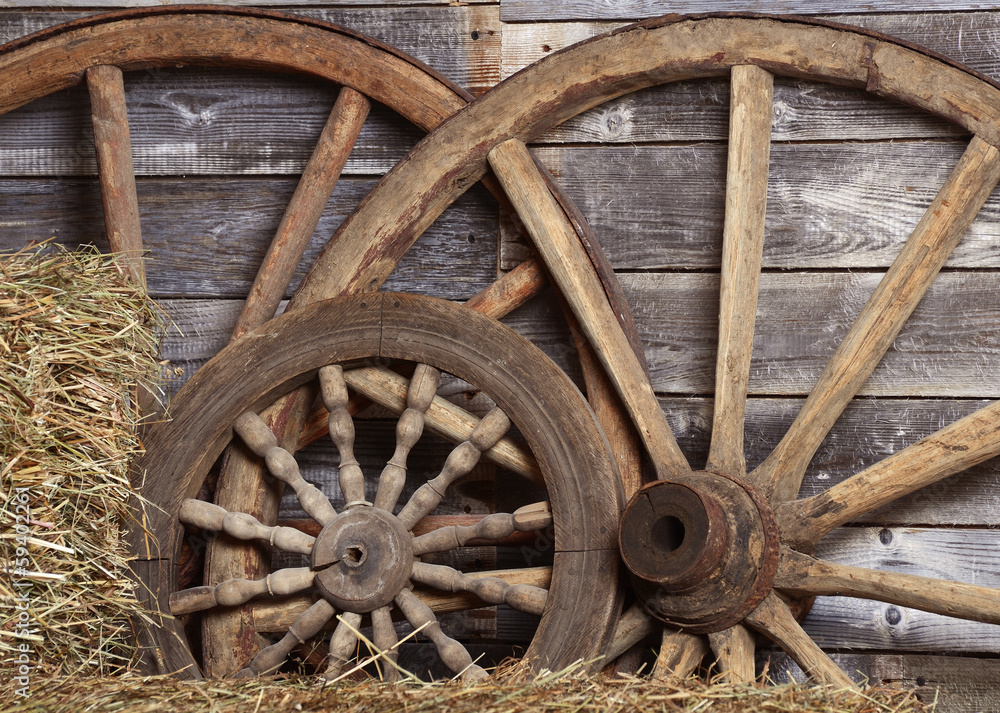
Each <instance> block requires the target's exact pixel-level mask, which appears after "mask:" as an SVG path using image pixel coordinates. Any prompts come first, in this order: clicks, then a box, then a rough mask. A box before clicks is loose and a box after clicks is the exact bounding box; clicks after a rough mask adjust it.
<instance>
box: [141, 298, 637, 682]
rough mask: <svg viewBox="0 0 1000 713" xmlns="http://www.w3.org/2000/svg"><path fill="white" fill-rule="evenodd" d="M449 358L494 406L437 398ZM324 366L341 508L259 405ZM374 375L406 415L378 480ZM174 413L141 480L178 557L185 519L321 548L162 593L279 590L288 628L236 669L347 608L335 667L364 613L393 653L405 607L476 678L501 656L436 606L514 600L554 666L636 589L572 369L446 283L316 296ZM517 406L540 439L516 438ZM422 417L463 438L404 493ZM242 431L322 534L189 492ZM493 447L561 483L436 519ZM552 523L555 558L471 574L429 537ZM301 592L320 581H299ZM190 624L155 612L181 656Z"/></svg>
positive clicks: (452, 540) (219, 599)
mask: <svg viewBox="0 0 1000 713" xmlns="http://www.w3.org/2000/svg"><path fill="white" fill-rule="evenodd" d="M396 360H405V361H410V362H416V363H417V366H416V369H415V371H414V375H413V377H412V379H411V380H409V383H408V384H407V381H406V379H404V378H403V377H401V376H398V375H397V374H396V373H394V372H393V371H390V370H388V369H387V368H386V367H385V366H374V365H373V364H375V363H381V364H385V363H389V362H391V363H395V361H396ZM442 372H446V373H448V374H452V375H454V376H457V377H459V378H461V379H464V380H466V381H468V382H470V383H472V384H474V385H476V386H478V387H480V388H482V390H483V392H484V393H486V394H489V395H490V397H491V398H492V399H493V402H494V403H495V406H494V407H493V408H492V410H490V411H489V412H488V413H487V414H486V415H485V416H483V417H482V418H481V419H480V418H477V417H476V416H474V415H472V414H470V413H468V412H466V411H464V410H463V409H461V408H459V407H457V406H454V405H453V404H451V403H449V402H447V401H445V400H444V399H442V398H441V397H435V392H436V390H437V387H438V382H439V379H440V378H441V374H442ZM317 374H318V379H319V383H320V386H321V391H322V398H323V401H324V402H325V404H326V406H327V408H328V409H329V413H330V416H329V421H328V428H329V434H330V437H331V438H332V440H333V441H334V443H335V444H336V445H337V448H338V449H339V451H340V458H341V460H340V473H339V475H340V488H341V491H342V493H343V496H344V500H345V501H346V503H345V504H344V506H343V508H342V510H341V512H339V513H338V512H337V511H336V510H335V509H334V506H333V504H332V503H331V502H330V500H328V499H327V497H326V496H325V495H323V494H322V492H321V491H319V489H317V488H316V487H315V486H314V485H311V484H309V483H307V482H306V481H304V480H303V479H302V476H301V475H300V473H299V469H298V466H297V464H296V462H295V458H294V456H292V454H291V453H290V452H289V451H288V450H286V449H283V448H281V447H280V446H279V445H278V443H277V440H276V438H275V436H274V434H273V432H272V431H271V429H270V428H269V427H268V426H267V425H266V424H265V423H264V421H263V420H262V419H261V418H260V416H259V415H258V412H259V411H260V410H261V409H262V408H263V407H264V406H266V405H267V404H268V403H270V402H271V401H273V400H274V399H275V398H277V397H280V396H281V395H283V394H284V393H286V392H288V391H289V390H290V389H292V388H294V387H296V386H298V385H299V384H301V383H303V381H305V380H309V379H315V378H316V376H317ZM373 383H378V384H381V391H382V392H383V394H382V396H381V398H380V400H381V401H382V402H383V403H385V404H386V405H387V406H389V407H390V408H393V409H394V410H396V411H397V412H401V416H400V419H399V423H398V425H397V429H396V434H397V438H396V445H395V453H394V455H393V456H392V458H391V459H390V460H389V462H388V464H387V465H386V466H385V468H384V470H383V471H382V474H381V476H380V477H379V478H378V480H377V486H376V483H375V482H374V481H373V480H370V479H369V484H370V486H376V487H368V488H366V479H365V476H364V475H363V474H362V472H361V469H360V467H358V464H357V461H356V460H355V458H354V451H353V447H354V424H353V422H352V419H351V416H350V413H349V411H348V402H349V397H350V394H351V393H358V392H359V390H360V393H363V394H365V395H366V396H371V397H374V398H379V395H378V394H377V393H375V392H374V391H372V389H371V385H372V384H373ZM387 395H388V396H387ZM172 417H173V418H172V419H171V420H170V421H169V422H165V423H163V424H161V425H159V426H157V427H155V428H153V429H151V432H150V433H149V435H148V437H147V439H146V453H145V455H144V456H143V458H142V459H141V460H140V461H139V462H138V463H137V469H138V470H139V471H140V472H144V473H145V474H146V477H147V478H148V485H147V487H146V488H145V489H144V493H143V494H144V495H145V496H146V497H147V498H148V499H149V500H150V503H151V504H152V506H153V507H152V508H147V511H146V512H147V516H148V517H150V519H151V522H150V525H151V527H150V530H151V531H152V532H154V533H156V534H157V535H158V537H157V540H158V544H159V547H160V548H163V550H165V551H163V552H161V556H163V557H164V558H167V559H174V558H176V557H177V554H178V548H179V546H180V544H181V535H182V532H183V527H182V523H183V524H187V525H189V526H193V527H197V528H203V529H206V530H209V531H215V532H220V533H225V534H227V535H229V536H230V537H233V538H238V539H241V540H258V541H264V542H268V543H270V545H271V546H272V547H274V548H277V549H280V550H283V551H286V552H290V553H299V554H304V555H308V556H309V558H310V561H309V563H308V564H307V566H303V567H294V568H285V569H279V570H277V571H275V572H272V573H270V574H268V575H267V576H266V577H262V578H260V579H257V580H248V579H242V578H234V579H228V580H225V581H216V582H213V583H211V584H210V585H208V586H201V587H195V588H192V589H185V590H181V591H179V592H173V591H172V590H173V588H170V590H171V592H172V593H170V592H167V591H164V592H163V593H162V594H163V596H162V597H161V601H160V602H159V603H160V605H161V610H163V611H167V610H168V609H167V607H166V606H163V605H167V606H168V607H169V611H171V612H172V613H173V614H174V615H183V614H187V613H191V612H194V611H199V610H206V609H210V608H213V607H232V606H236V605H241V604H244V603H246V602H248V601H249V600H251V599H254V598H259V597H263V598H264V599H265V600H267V599H268V598H269V597H270V598H272V599H271V600H270V601H266V602H264V603H263V604H262V605H261V606H258V607H257V608H256V609H254V608H253V607H251V609H252V612H253V615H254V617H255V621H256V622H257V625H258V628H260V629H262V630H263V631H275V630H280V631H287V633H286V634H285V635H284V637H283V638H281V639H280V640H279V641H278V642H276V643H274V644H272V645H270V646H268V647H267V648H264V649H263V650H262V651H260V653H258V654H257V655H256V656H255V657H254V658H253V660H252V661H247V662H244V664H243V669H242V671H241V672H240V675H243V676H246V675H256V674H262V673H268V672H271V671H274V670H275V669H277V668H278V667H279V666H280V665H281V664H282V663H283V662H284V660H285V658H286V657H287V656H288V654H289V653H290V652H291V651H292V649H293V648H295V647H296V646H297V645H299V644H300V643H303V642H306V641H308V640H310V639H312V638H313V637H315V636H316V635H317V634H318V633H319V632H320V631H321V630H322V629H323V628H324V626H326V625H327V624H329V623H330V622H331V620H333V619H334V617H335V616H337V615H338V614H339V623H337V622H335V623H336V628H335V629H334V631H333V634H332V637H331V639H330V649H329V665H328V667H327V669H326V673H325V675H326V676H327V677H328V678H334V677H336V676H338V675H339V674H340V673H342V672H343V670H344V666H345V664H346V662H347V661H348V660H349V659H350V658H352V657H353V652H354V651H355V648H356V647H357V645H358V642H357V638H356V635H357V634H358V633H359V632H360V630H361V627H362V619H363V617H364V618H367V616H370V621H371V625H372V626H373V627H374V634H373V637H374V641H373V643H374V644H375V646H376V647H377V648H378V649H379V650H380V651H382V652H384V653H385V654H386V655H387V657H389V658H391V659H394V654H395V653H396V649H395V644H396V642H397V639H396V633H395V631H394V629H393V625H392V609H393V608H395V609H396V610H398V611H399V612H401V613H402V616H403V617H404V618H405V619H406V620H408V621H409V622H410V623H411V624H412V625H413V626H414V627H421V629H420V630H421V633H422V635H424V636H427V637H428V638H430V639H431V640H432V641H433V642H434V644H435V645H436V646H437V649H438V652H439V653H440V656H441V659H442V660H443V661H444V663H445V664H446V665H447V666H448V667H449V668H450V669H451V670H452V671H453V672H454V673H456V674H462V675H464V676H465V677H471V678H480V677H482V676H484V675H485V672H484V671H483V670H482V669H481V668H480V667H479V666H478V665H476V664H475V663H474V662H473V661H472V659H471V657H470V655H469V653H468V651H467V650H466V649H465V648H464V647H463V646H462V645H461V644H460V643H459V642H457V641H455V640H454V639H451V638H449V637H447V636H446V635H445V634H444V633H443V632H442V630H441V628H440V625H439V624H438V622H437V619H436V618H435V616H434V614H433V610H438V611H455V610H456V609H463V608H474V607H477V606H489V605H491V604H503V603H506V604H509V605H510V606H512V607H513V608H515V609H518V610H521V611H524V612H528V613H531V614H535V615H539V616H541V622H540V624H539V628H538V632H537V634H536V636H535V638H534V639H533V642H532V644H531V646H530V647H529V649H528V651H527V654H526V655H527V656H528V658H529V659H530V660H532V661H534V662H536V663H537V664H540V665H544V666H547V667H550V668H551V667H559V666H565V665H568V664H570V663H572V662H574V661H576V660H578V659H581V658H583V659H589V658H591V657H593V656H594V655H595V654H597V653H598V652H600V651H603V649H604V648H605V647H606V646H607V643H608V641H609V640H610V637H611V635H612V634H613V632H614V625H615V623H616V621H617V617H618V614H619V612H620V603H619V601H618V591H617V570H618V558H617V553H616V549H615V528H616V526H617V520H618V507H616V503H617V502H618V499H619V494H618V493H619V486H618V481H617V473H616V471H615V467H614V465H613V463H612V460H611V456H610V455H609V452H608V449H607V444H606V441H605V440H604V437H603V434H602V433H601V431H600V429H599V428H598V427H597V425H596V423H595V421H594V419H593V415H592V414H591V412H590V409H589V408H588V407H587V405H586V402H585V401H584V400H583V397H582V396H581V395H580V393H579V391H577V390H576V388H575V387H574V386H573V384H572V382H570V381H569V379H568V378H567V377H566V376H565V375H564V374H563V373H562V372H561V371H560V370H559V369H558V367H556V366H555V365H554V364H553V363H552V362H551V361H550V360H548V358H547V357H545V356H544V355H543V354H542V353H541V352H540V351H539V350H538V349H537V348H535V347H533V346H532V345H531V344H530V343H529V342H527V341H526V340H524V339H523V338H521V337H519V336H518V335H517V334H516V333H514V332H512V331H511V330H509V329H508V328H506V327H503V326H502V325H500V324H499V323H497V322H495V321H494V320H491V319H489V318H488V317H485V316H483V315H480V314H478V313H476V312H474V311H472V310H468V309H465V308H463V307H460V306H457V305H454V304H452V303H450V302H445V301H442V300H435V299H432V298H427V297H416V296H412V295H400V294H394V293H377V294H373V295H366V296H359V297H352V298H341V299H337V300H331V301H328V302H321V303H318V304H315V305H311V306H309V307H306V308H303V309H301V310H297V311H295V312H293V313H289V314H286V315H284V316H282V317H279V318H277V319H274V320H272V321H270V322H268V323H267V324H266V325H264V326H263V327H260V328H258V329H257V330H254V331H252V332H250V333H248V334H247V335H246V337H245V338H244V339H242V340H240V341H238V342H236V343H234V344H231V345H230V346H229V347H227V348H226V349H224V350H223V351H222V352H220V353H219V354H218V355H217V356H216V357H215V358H214V359H213V360H212V361H211V362H209V364H207V365H206V366H205V367H203V368H202V369H201V370H199V372H198V373H197V374H196V375H195V376H194V377H193V378H192V379H191V381H190V382H189V383H188V384H186V385H185V387H184V388H183V389H182V390H181V392H180V393H179V394H178V395H177V397H176V398H175V400H174V402H173V404H172ZM512 423H513V424H514V425H516V426H517V427H518V428H519V429H520V432H521V433H522V434H523V436H524V438H525V439H526V440H527V443H528V446H529V449H525V448H524V447H523V446H521V445H519V444H518V442H517V441H514V440H511V439H510V438H507V437H505V434H506V432H507V431H508V429H509V428H510V426H511V424H512ZM425 426H426V428H427V429H428V430H431V431H435V432H437V433H438V434H440V435H443V436H445V437H446V438H448V439H451V440H453V441H454V442H455V443H457V444H458V445H457V446H456V447H455V448H454V450H453V451H452V452H451V454H450V455H449V456H448V457H447V459H446V460H445V462H444V464H443V466H442V467H441V471H440V473H439V475H437V477H435V478H433V479H431V480H429V481H428V482H426V483H424V484H423V485H421V486H420V487H419V488H417V489H416V491H415V492H413V493H412V494H411V496H410V497H409V498H408V500H406V501H405V502H404V503H402V508H401V509H397V501H398V500H399V496H400V493H401V491H402V490H403V486H404V481H405V475H406V461H407V455H408V453H409V451H410V449H411V448H412V447H413V445H414V444H415V443H416V441H417V440H418V439H419V438H420V434H421V432H422V431H423V430H424V428H425ZM234 432H235V434H237V435H238V437H239V438H240V440H242V442H243V443H244V444H245V445H246V446H247V447H248V448H249V449H250V450H251V451H253V452H254V453H255V454H256V455H257V456H259V457H260V458H262V459H264V460H265V461H266V463H267V468H268V470H269V471H270V473H271V474H272V475H273V476H274V477H275V478H276V479H278V480H281V481H282V482H284V483H285V484H286V485H288V486H289V487H290V488H291V489H292V490H294V492H295V495H296V497H297V498H298V501H299V502H300V503H301V505H302V507H303V509H304V510H305V511H306V512H307V513H308V514H309V516H310V517H311V518H312V519H313V520H314V521H315V522H316V523H317V525H318V526H320V527H321V528H322V529H321V530H320V531H319V533H318V535H316V536H315V537H313V536H311V535H308V534H306V533H304V532H303V531H301V530H297V529H292V528H289V527H282V526H266V525H264V524H262V523H261V522H260V521H259V520H257V519H256V518H255V517H253V516H252V515H249V514H247V513H242V512H237V511H231V510H227V509H225V508H222V507H220V506H218V505H215V504H212V503H206V502H203V501H200V500H196V499H193V496H194V495H195V493H197V491H198V488H199V487H200V486H201V484H202V482H203V481H204V478H205V476H206V474H207V472H208V470H209V468H210V467H211V465H212V464H213V462H214V461H215V460H216V458H217V457H218V455H219V454H220V453H221V452H222V450H223V448H224V447H225V445H226V443H227V442H228V441H229V439H230V438H231V437H232V436H233V434H234ZM179 444H183V446H182V447H180V448H179V447H178V445H179ZM481 455H484V456H485V457H487V458H491V459H493V460H495V461H497V462H498V463H501V464H503V465H506V466H509V467H510V468H512V469H513V470H514V471H515V472H517V473H519V474H520V475H521V476H522V477H526V478H530V479H533V480H535V481H540V480H543V481H544V484H545V486H546V488H547V491H548V496H549V501H548V502H537V503H529V504H526V506H524V507H521V508H520V509H518V510H517V511H515V512H514V513H512V514H504V513H498V514H494V515H489V516H486V517H484V518H482V519H480V520H479V521H478V522H476V523H474V524H468V525H462V524H450V525H444V526H442V525H441V524H440V523H438V525H437V526H436V527H435V524H434V519H433V518H430V519H427V516H428V515H430V514H431V513H432V512H433V511H434V510H435V508H436V507H437V505H438V504H439V503H440V501H441V500H442V498H443V497H444V496H445V494H446V493H447V491H448V488H449V486H450V485H451V484H452V483H454V482H455V481H457V480H458V479H459V478H461V477H462V476H464V475H466V474H467V473H468V472H469V471H470V470H471V469H472V468H473V467H474V466H475V465H476V463H477V461H478V460H479V458H480V456H481ZM394 511H396V512H395V514H394ZM553 523H554V530H555V532H554V563H553V565H552V566H551V567H541V568H529V569H526V570H512V571H503V572H500V571H498V572H487V573H480V574H476V575H471V576H470V575H466V574H463V573H461V572H459V571H458V570H455V569H453V568H451V567H448V566H444V565H440V564H431V563H428V562H427V561H425V560H426V556H427V555H428V554H430V553H435V552H444V551H447V550H451V549H454V548H456V547H460V546H462V545H464V544H465V543H467V542H469V541H470V540H474V539H484V540H486V541H488V542H494V541H498V540H502V539H503V538H505V537H509V536H511V535H514V534H515V533H517V532H533V531H537V530H542V529H546V528H548V527H549V526H550V525H553ZM149 546H153V547H155V546H156V545H155V544H153V545H149ZM422 560H424V561H422ZM483 575H488V576H483ZM595 582H596V583H599V585H600V586H594V585H595ZM414 585H417V587H418V589H417V590H412V588H413V586H414ZM411 590H412V591H411ZM428 590H431V591H428ZM433 590H436V591H437V592H438V594H436V595H435V594H434V593H433ZM300 593H305V594H308V593H311V594H312V596H311V597H309V596H305V597H303V596H298V597H294V596H293V597H291V598H289V595H296V594H300ZM167 594H170V596H169V598H168V597H167V596H166V595H167ZM175 634H177V635H180V634H179V631H178V630H177V627H176V626H171V625H170V624H165V626H164V627H162V628H156V629H153V635H154V637H155V638H156V639H157V643H158V645H159V647H160V650H161V651H164V652H170V655H171V656H172V657H173V658H174V659H175V660H180V659H183V658H185V657H186V658H188V659H190V653H189V651H188V649H187V648H186V647H185V646H183V645H180V644H179V643H178V642H177V641H176V640H172V637H173V636H174V635H175ZM189 663H193V662H189ZM394 673H395V671H394V669H393V668H391V667H390V666H385V667H384V668H383V675H384V676H385V677H386V678H393V674H394Z"/></svg>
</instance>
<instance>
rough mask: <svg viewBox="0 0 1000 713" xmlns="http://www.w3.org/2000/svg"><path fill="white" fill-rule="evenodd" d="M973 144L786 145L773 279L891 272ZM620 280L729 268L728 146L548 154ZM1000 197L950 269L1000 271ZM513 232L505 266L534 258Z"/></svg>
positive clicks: (775, 170) (778, 181)
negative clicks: (811, 273)
mask: <svg viewBox="0 0 1000 713" xmlns="http://www.w3.org/2000/svg"><path fill="white" fill-rule="evenodd" d="M964 148H965V144H964V143H959V142H952V141H945V142H925V141H920V142H913V143H908V142H904V143H873V144H859V143H843V144H838V143H829V142H824V143H819V144H802V145H798V144H796V145H789V144H775V145H774V146H773V147H772V149H771V171H770V184H769V187H768V195H767V214H766V220H765V237H764V258H763V265H764V268H765V269H772V268H780V269H792V268H798V269H802V268H805V269H809V268H824V269H826V268H831V269H833V268H841V269H843V268H848V267H851V268H854V267H856V268H876V267H888V266H889V265H890V264H891V263H892V261H893V259H894V258H895V257H896V255H897V254H898V252H899V250H900V248H901V247H902V246H903V244H904V242H905V241H906V238H907V236H908V235H909V233H910V232H911V231H912V230H913V229H914V228H915V227H916V225H917V223H918V222H919V220H920V217H921V214H922V213H923V212H924V210H925V209H926V207H927V206H928V205H929V204H930V203H931V201H932V200H933V198H934V195H935V194H936V193H937V192H938V190H939V189H940V187H941V186H942V185H943V184H944V182H945V180H946V179H947V176H948V173H949V171H951V170H952V168H953V167H954V165H955V163H956V162H957V161H958V160H959V158H960V157H961V155H962V151H963V150H964ZM534 153H535V155H536V156H537V157H538V159H539V160H540V161H541V162H542V163H543V164H545V165H546V166H547V167H548V168H549V170H550V171H552V173H553V174H554V175H555V176H556V177H557V179H558V180H559V181H560V183H561V184H562V185H563V186H564V188H565V189H566V192H567V193H568V194H569V196H570V197H571V198H572V199H573V200H574V201H575V202H576V203H577V204H578V205H579V207H580V210H581V211H582V212H583V214H584V215H585V216H586V218H587V220H588V221H589V222H590V223H591V224H592V225H593V227H594V230H595V231H596V232H597V233H598V235H600V237H601V242H602V244H603V245H604V248H605V250H606V251H607V253H608V256H609V258H610V259H611V262H612V264H613V266H614V267H615V269H616V270H636V269H639V270H652V269H678V268H682V269H683V268H687V269H691V268H697V269H718V268H719V266H720V264H721V260H722V250H721V248H722V243H721V241H720V239H719V238H720V236H721V235H722V228H723V221H724V203H725V192H724V185H725V183H724V181H725V173H726V158H725V156H726V151H725V147H724V146H712V145H703V144H695V145H688V146H637V147H622V146H609V147H600V148H598V147H551V146H550V147H540V148H538V149H535V150H534ZM997 235H1000V196H994V197H991V198H990V199H989V200H988V201H987V203H986V205H985V207H984V209H983V211H982V212H981V213H980V214H979V216H978V217H977V218H976V220H975V221H974V222H973V223H972V225H971V226H970V228H969V231H968V233H967V235H966V236H965V238H964V239H963V240H962V242H961V243H959V245H958V247H957V248H956V250H955V252H954V253H953V254H952V256H951V257H950V258H949V260H948V261H947V262H946V265H948V266H955V267H958V266H961V267H986V266H989V267H996V266H1000V248H998V242H997ZM517 245H518V243H517V242H516V241H515V240H514V239H513V238H512V236H510V235H508V234H506V232H505V233H503V242H502V247H501V252H502V262H501V264H502V266H503V267H504V268H505V269H507V268H509V267H512V266H513V264H515V263H516V262H517V261H519V260H520V259H522V258H523V257H524V255H525V253H524V251H523V250H521V249H520V248H518V247H516V246H517Z"/></svg>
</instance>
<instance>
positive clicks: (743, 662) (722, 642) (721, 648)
mask: <svg viewBox="0 0 1000 713" xmlns="http://www.w3.org/2000/svg"><path fill="white" fill-rule="evenodd" d="M708 644H709V646H711V647H712V652H713V653H714V654H715V661H716V663H717V664H718V667H719V672H720V673H721V674H722V676H723V678H724V680H726V681H727V682H728V683H753V681H754V680H755V679H756V673H755V670H754V650H755V647H756V644H755V642H754V635H753V632H752V631H750V630H749V629H747V628H746V627H745V626H743V625H742V624H737V625H736V626H731V627H730V628H728V629H723V630H722V631H716V632H713V633H711V634H709V635H708Z"/></svg>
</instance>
